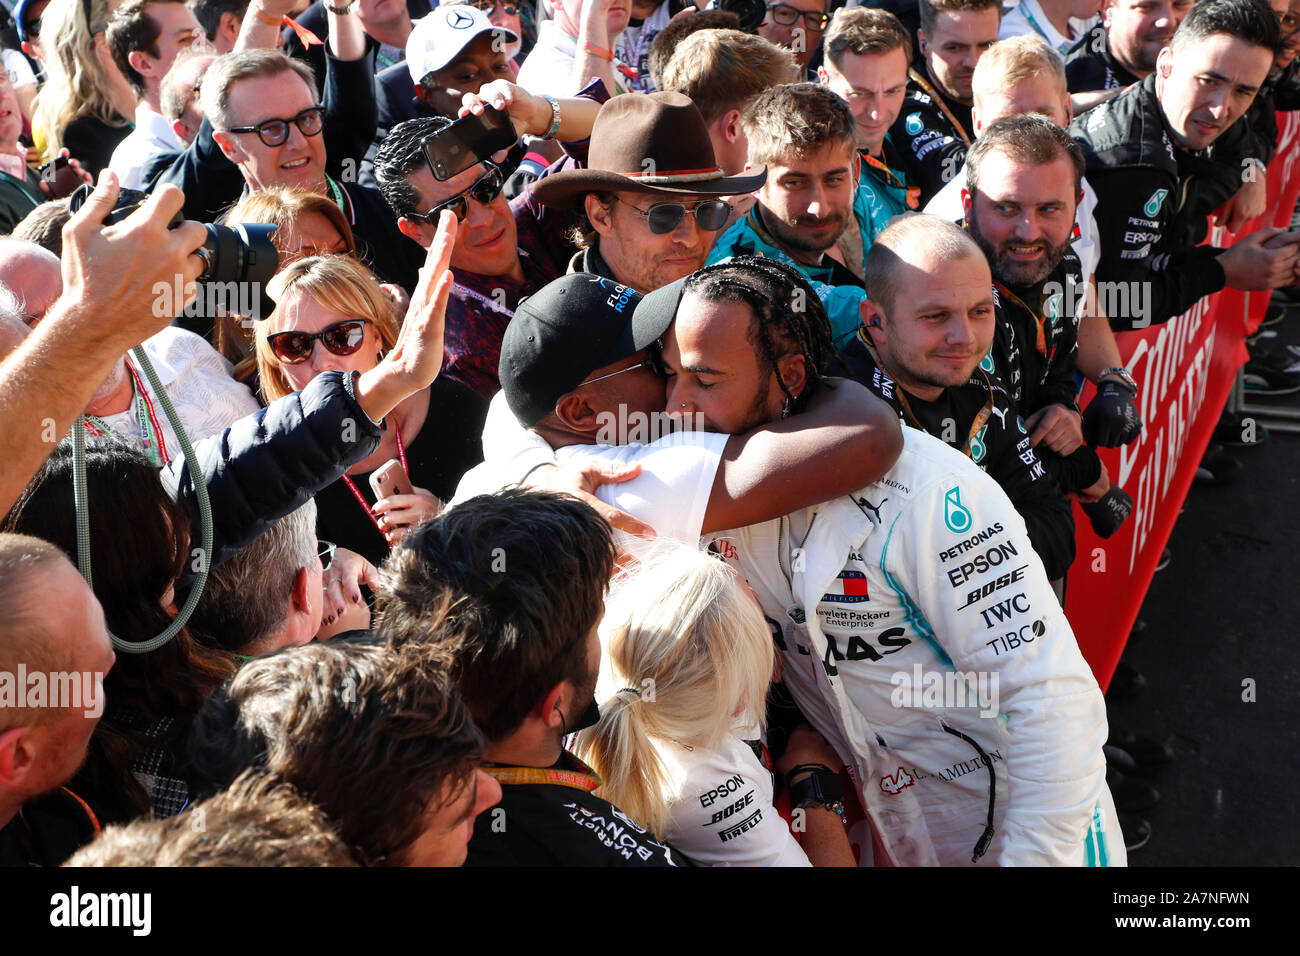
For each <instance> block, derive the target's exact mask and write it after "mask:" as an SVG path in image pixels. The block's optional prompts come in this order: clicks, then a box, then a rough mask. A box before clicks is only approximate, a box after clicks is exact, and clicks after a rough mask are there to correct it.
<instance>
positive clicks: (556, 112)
mask: <svg viewBox="0 0 1300 956" xmlns="http://www.w3.org/2000/svg"><path fill="white" fill-rule="evenodd" d="M541 97H542V99H544V100H546V102H548V103H550V104H551V128H550V129H548V130H547V131H546V132H545V133H543V134H542V139H555V134H556V133H558V132H559V131H560V101H559V100H557V99H556V98H555V97H554V96H550V95H549V94H546V93H542V94H541Z"/></svg>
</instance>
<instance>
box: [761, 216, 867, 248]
mask: <svg viewBox="0 0 1300 956" xmlns="http://www.w3.org/2000/svg"><path fill="white" fill-rule="evenodd" d="M828 223H829V224H831V225H832V226H833V227H834V228H832V229H831V231H829V232H827V233H826V234H825V237H824V238H820V239H814V238H813V237H812V236H810V235H809V234H808V233H807V232H805V231H804V230H803V229H801V228H800V226H803V227H815V226H822V225H826V224H828ZM763 225H764V226H766V227H767V231H768V232H770V233H771V234H772V238H774V239H776V240H777V242H779V243H780V244H781V245H783V246H785V247H786V248H787V249H791V250H794V252H795V253H796V255H795V258H796V259H797V258H799V256H798V253H803V254H804V255H807V256H821V255H822V254H824V253H825V252H826V250H827V249H830V248H831V247H832V246H834V245H835V243H837V242H839V239H840V236H842V235H843V234H844V230H845V229H847V228H848V225H849V214H848V213H847V212H841V213H839V214H838V215H835V216H826V217H823V218H817V217H815V216H796V217H795V219H794V221H793V222H789V221H787V220H785V219H782V218H781V217H780V216H778V215H777V214H776V213H774V212H773V211H772V210H770V209H764V210H763Z"/></svg>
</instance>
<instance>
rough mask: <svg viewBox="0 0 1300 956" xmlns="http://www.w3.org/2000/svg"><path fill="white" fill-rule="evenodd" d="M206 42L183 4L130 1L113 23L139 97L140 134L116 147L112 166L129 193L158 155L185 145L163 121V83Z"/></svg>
mask: <svg viewBox="0 0 1300 956" xmlns="http://www.w3.org/2000/svg"><path fill="white" fill-rule="evenodd" d="M200 36H201V31H200V29H199V22H198V20H196V19H195V18H194V14H193V13H191V12H190V9H189V7H187V6H186V5H185V3H184V0H127V2H126V3H124V4H122V6H120V7H118V8H117V10H116V11H115V12H114V13H113V16H112V18H111V19H110V20H109V22H108V31H107V35H106V39H107V42H108V48H109V50H110V51H111V52H112V54H113V62H114V63H116V64H117V68H118V69H119V70H121V71H122V75H123V76H124V77H126V81H127V83H129V84H130V85H131V89H132V90H133V91H135V94H136V96H138V97H139V102H137V103H136V106H135V129H133V130H132V131H131V132H130V134H128V135H127V137H126V139H124V140H122V142H120V143H118V144H117V149H115V150H113V156H112V158H111V159H110V160H109V163H108V166H109V168H110V169H111V170H113V172H115V173H117V175H118V179H119V180H120V181H121V183H122V186H123V188H125V189H139V188H140V184H141V182H142V178H141V173H142V170H143V169H144V167H145V165H146V164H147V163H148V162H149V160H150V159H151V158H152V157H153V156H155V155H157V154H158V153H166V152H172V151H175V150H180V149H183V148H184V146H185V144H184V143H183V142H181V140H180V139H179V138H178V137H177V136H176V133H175V132H173V130H172V128H171V124H170V123H169V122H167V120H166V118H164V117H163V115H162V81H163V77H165V76H166V75H167V71H168V70H170V69H171V68H172V64H173V63H174V62H175V61H176V56H177V54H179V53H180V52H181V51H182V50H188V49H190V48H191V47H192V46H193V44H194V42H195V41H196V40H198V39H199V37H200Z"/></svg>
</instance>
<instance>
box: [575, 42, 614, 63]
mask: <svg viewBox="0 0 1300 956" xmlns="http://www.w3.org/2000/svg"><path fill="white" fill-rule="evenodd" d="M582 51H583V52H584V53H590V54H591V55H592V56H598V57H600V58H601V59H602V60H609V61H610V62H611V63H613V62H614V51H613V50H606V49H605V48H604V47H603V46H596V44H594V43H588V44H587V45H586V46H584V47H583V48H582Z"/></svg>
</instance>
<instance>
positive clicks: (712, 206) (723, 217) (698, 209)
mask: <svg viewBox="0 0 1300 956" xmlns="http://www.w3.org/2000/svg"><path fill="white" fill-rule="evenodd" d="M614 200H615V201H616V202H621V203H622V204H623V205H624V206H627V208H629V209H631V210H632V211H633V212H634V213H636V214H637V215H638V216H640V217H641V218H642V219H644V220H645V222H646V225H647V226H649V227H650V231H651V232H653V233H654V234H655V235H656V236H663V235H667V234H668V233H670V232H672V231H673V230H674V229H676V228H677V227H678V226H679V225H681V222H682V220H683V219H684V218H685V217H686V214H687V213H690V214H691V215H692V216H694V217H695V225H697V226H699V227H700V228H701V229H703V230H704V231H705V232H717V231H718V230H719V229H721V228H722V227H723V226H725V225H726V224H727V218H728V217H729V216H730V215H731V206H730V205H728V204H727V201H726V200H725V199H706V200H704V201H703V202H698V203H696V204H695V205H694V206H692V207H688V206H686V205H685V204H684V203H679V202H657V203H655V204H654V205H653V206H651V207H650V208H649V209H641V208H640V207H638V206H634V205H632V203H630V202H628V201H627V200H626V199H619V198H618V197H617V196H615V197H614Z"/></svg>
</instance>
